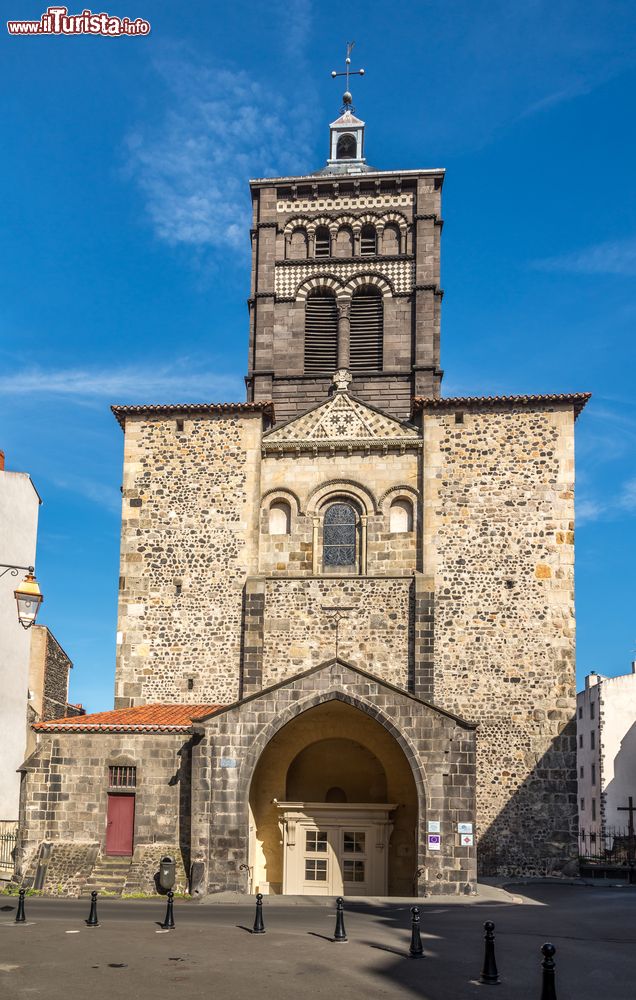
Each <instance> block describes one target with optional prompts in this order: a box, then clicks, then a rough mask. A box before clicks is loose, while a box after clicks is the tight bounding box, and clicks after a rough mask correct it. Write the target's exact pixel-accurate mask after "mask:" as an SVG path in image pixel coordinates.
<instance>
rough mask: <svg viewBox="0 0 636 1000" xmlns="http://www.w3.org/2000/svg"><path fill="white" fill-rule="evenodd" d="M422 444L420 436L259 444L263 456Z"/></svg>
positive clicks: (411, 448) (366, 450) (377, 450)
mask: <svg viewBox="0 0 636 1000" xmlns="http://www.w3.org/2000/svg"><path fill="white" fill-rule="evenodd" d="M421 446H422V439H421V438H420V437H413V438H351V439H347V438H339V439H338V440H331V441H329V440H322V441H277V442H276V443H274V442H271V443H269V442H266V441H264V442H263V444H262V445H261V454H262V456H263V457H264V458H271V457H272V456H274V457H276V456H277V455H300V454H311V455H325V454H327V455H335V454H345V455H351V454H353V452H363V453H364V454H367V455H370V454H372V453H373V454H387V453H388V452H390V451H397V452H400V453H403V452H405V451H417V450H418V449H419V448H421Z"/></svg>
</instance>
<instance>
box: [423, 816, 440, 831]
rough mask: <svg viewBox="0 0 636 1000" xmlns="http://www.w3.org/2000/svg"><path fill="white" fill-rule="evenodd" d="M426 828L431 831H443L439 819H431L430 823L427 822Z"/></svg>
mask: <svg viewBox="0 0 636 1000" xmlns="http://www.w3.org/2000/svg"><path fill="white" fill-rule="evenodd" d="M426 829H427V830H428V832H429V833H441V830H442V824H441V823H440V821H439V820H438V819H429V821H428V823H427V824H426Z"/></svg>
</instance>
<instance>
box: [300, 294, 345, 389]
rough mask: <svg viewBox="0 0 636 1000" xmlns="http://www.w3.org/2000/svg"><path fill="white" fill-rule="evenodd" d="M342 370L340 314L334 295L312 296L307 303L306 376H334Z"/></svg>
mask: <svg viewBox="0 0 636 1000" xmlns="http://www.w3.org/2000/svg"><path fill="white" fill-rule="evenodd" d="M337 367H338V311H337V308H336V300H335V297H334V296H333V295H326V294H324V293H323V294H320V295H310V296H309V298H308V299H307V301H306V303H305V375H322V374H324V373H325V372H326V373H328V374H332V373H333V372H335V370H336V368H337Z"/></svg>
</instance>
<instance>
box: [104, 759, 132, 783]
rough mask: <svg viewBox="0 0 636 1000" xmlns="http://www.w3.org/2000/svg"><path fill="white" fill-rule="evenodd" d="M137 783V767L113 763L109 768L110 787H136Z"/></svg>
mask: <svg viewBox="0 0 636 1000" xmlns="http://www.w3.org/2000/svg"><path fill="white" fill-rule="evenodd" d="M136 784H137V768H136V767H127V766H123V765H119V764H116V765H111V766H110V767H109V768H108V787H109V788H135V786H136Z"/></svg>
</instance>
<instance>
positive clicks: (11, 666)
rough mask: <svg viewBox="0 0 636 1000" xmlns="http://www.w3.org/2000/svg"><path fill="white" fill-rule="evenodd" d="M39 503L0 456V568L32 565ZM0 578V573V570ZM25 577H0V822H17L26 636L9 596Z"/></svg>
mask: <svg viewBox="0 0 636 1000" xmlns="http://www.w3.org/2000/svg"><path fill="white" fill-rule="evenodd" d="M40 503H41V501H40V497H39V496H38V493H37V491H36V489H35V486H34V485H33V483H32V482H31V477H30V476H29V475H28V474H27V473H26V472H7V470H6V469H5V468H4V453H3V452H0V563H3V564H5V565H6V564H12V565H17V566H33V565H35V548H36V542H37V530H38V509H39V506H40ZM0 573H3V567H2V566H0ZM24 576H25V574H24V572H20V573H19V574H18V576H17V577H16V576H12V574H11V573H10V572H6V573H4V575H3V576H0V685H1V690H2V698H0V733H1V734H2V740H1V742H0V821H3V820H9V821H17V818H18V800H19V794H20V775H19V774H18V773H17V768H18V767H19V766H20V764H21V763H22V761H23V760H24V754H25V746H26V712H27V698H28V689H29V662H30V657H31V636H30V633H29V632H28V631H26V630H25V629H23V628H22V626H21V625H20V623H19V622H18V614H17V608H16V602H15V598H14V596H13V592H14V590H15V588H16V587H17V586H18V585H19V584H20V583H21V582H22V580H23V578H24Z"/></svg>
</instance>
